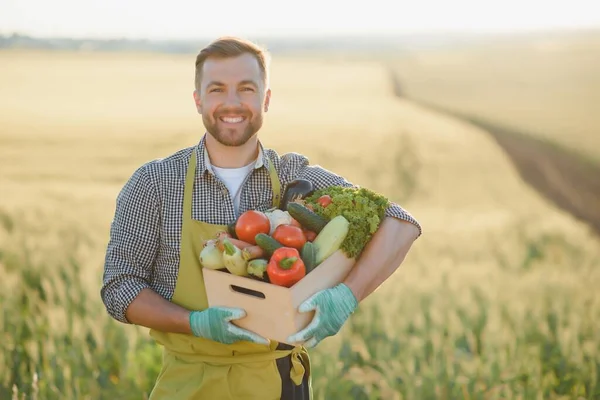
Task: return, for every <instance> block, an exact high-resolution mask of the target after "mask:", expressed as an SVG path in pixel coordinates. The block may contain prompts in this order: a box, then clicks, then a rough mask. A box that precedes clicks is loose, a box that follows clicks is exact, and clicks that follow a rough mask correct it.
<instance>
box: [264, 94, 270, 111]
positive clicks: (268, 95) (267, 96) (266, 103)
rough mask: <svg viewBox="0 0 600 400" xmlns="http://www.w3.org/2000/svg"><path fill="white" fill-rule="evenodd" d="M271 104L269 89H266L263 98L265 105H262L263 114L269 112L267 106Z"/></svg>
mask: <svg viewBox="0 0 600 400" xmlns="http://www.w3.org/2000/svg"><path fill="white" fill-rule="evenodd" d="M270 103H271V89H267V93H266V96H265V104H264V110H265V112H267V111H269V104H270Z"/></svg>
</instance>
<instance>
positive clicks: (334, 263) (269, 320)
mask: <svg viewBox="0 0 600 400" xmlns="http://www.w3.org/2000/svg"><path fill="white" fill-rule="evenodd" d="M354 263H355V260H354V259H349V258H348V257H346V255H345V254H344V253H342V251H341V250H338V251H337V252H335V253H333V254H332V255H331V256H330V257H328V258H327V259H326V260H324V261H323V262H322V263H321V264H319V266H317V268H315V269H314V270H313V271H311V272H310V273H309V274H307V275H306V276H305V277H304V278H302V279H301V280H300V281H299V282H297V283H296V284H295V285H294V286H292V287H290V288H286V287H283V286H277V285H273V284H271V283H267V282H261V281H258V280H255V279H251V278H247V277H242V276H236V275H233V274H230V273H227V272H223V271H216V270H211V269H208V268H205V269H204V270H203V274H204V282H205V285H206V294H207V296H208V305H209V306H210V307H215V306H224V307H239V308H243V309H244V310H246V316H245V317H244V318H241V319H238V320H234V321H233V323H234V324H235V325H237V326H239V327H241V328H244V329H247V330H249V331H252V332H255V333H257V334H259V335H261V336H263V337H265V338H267V339H272V340H276V341H278V342H281V343H287V342H286V340H287V338H288V337H289V336H290V335H292V334H294V333H296V332H298V331H299V330H301V329H303V328H305V327H306V326H307V325H308V324H309V323H310V321H311V320H312V317H313V315H314V312H313V311H311V312H307V313H301V312H299V311H298V307H299V306H300V304H302V302H303V301H304V300H306V299H308V298H309V297H310V296H312V295H313V294H314V293H317V292H318V291H320V290H323V289H328V288H331V287H333V286H335V285H337V284H338V283H341V282H342V281H343V280H344V279H345V278H346V276H347V275H348V273H349V272H350V270H351V269H352V266H353V265H354ZM288 344H292V343H288Z"/></svg>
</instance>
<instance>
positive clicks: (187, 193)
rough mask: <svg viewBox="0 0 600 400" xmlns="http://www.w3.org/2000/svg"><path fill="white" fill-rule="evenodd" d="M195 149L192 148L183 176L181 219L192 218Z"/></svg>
mask: <svg viewBox="0 0 600 400" xmlns="http://www.w3.org/2000/svg"><path fill="white" fill-rule="evenodd" d="M196 164H197V162H196V149H193V150H192V156H191V158H190V164H189V165H188V169H187V173H186V176H185V188H186V190H184V192H183V220H184V221H187V220H191V219H192V194H193V193H194V181H195V177H196Z"/></svg>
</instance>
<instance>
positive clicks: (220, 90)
mask: <svg viewBox="0 0 600 400" xmlns="http://www.w3.org/2000/svg"><path fill="white" fill-rule="evenodd" d="M222 91H223V89H221V88H212V89H210V90H209V91H208V93H213V92H222Z"/></svg>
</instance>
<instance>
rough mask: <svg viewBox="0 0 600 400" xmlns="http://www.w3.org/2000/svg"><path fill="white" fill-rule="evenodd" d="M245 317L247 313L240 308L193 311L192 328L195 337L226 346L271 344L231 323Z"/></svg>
mask: <svg viewBox="0 0 600 400" xmlns="http://www.w3.org/2000/svg"><path fill="white" fill-rule="evenodd" d="M245 316H246V312H245V311H244V310H242V309H240V308H228V307H210V308H207V309H206V310H203V311H192V312H191V313H190V327H191V328H192V332H193V334H194V336H197V337H202V338H205V339H209V340H214V341H216V342H220V343H224V344H232V343H235V342H239V341H242V340H246V341H249V342H254V343H258V344H269V341H268V340H267V339H265V338H263V337H262V336H259V335H257V334H256V333H254V332H250V331H247V330H245V329H242V328H240V327H238V326H235V325H234V324H232V323H231V321H232V320H234V319H239V318H243V317H245Z"/></svg>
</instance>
